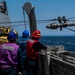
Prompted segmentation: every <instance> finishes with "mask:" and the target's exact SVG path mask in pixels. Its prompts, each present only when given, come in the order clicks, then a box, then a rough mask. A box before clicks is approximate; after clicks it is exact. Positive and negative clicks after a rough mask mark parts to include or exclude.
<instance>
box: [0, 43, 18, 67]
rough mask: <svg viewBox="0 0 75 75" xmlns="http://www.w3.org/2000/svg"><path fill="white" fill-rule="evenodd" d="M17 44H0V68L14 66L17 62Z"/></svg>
mask: <svg viewBox="0 0 75 75" xmlns="http://www.w3.org/2000/svg"><path fill="white" fill-rule="evenodd" d="M18 48H19V46H18V45H16V44H15V43H8V44H2V45H1V46H0V68H10V67H16V66H17V64H18V59H17V52H18Z"/></svg>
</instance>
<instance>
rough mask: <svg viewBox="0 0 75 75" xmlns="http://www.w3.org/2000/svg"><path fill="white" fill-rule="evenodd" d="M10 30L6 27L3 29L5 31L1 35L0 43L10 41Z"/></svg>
mask: <svg viewBox="0 0 75 75" xmlns="http://www.w3.org/2000/svg"><path fill="white" fill-rule="evenodd" d="M9 32H10V28H9V27H8V28H4V29H3V33H2V35H1V36H0V44H3V43H8V40H7V34H8V33H9Z"/></svg>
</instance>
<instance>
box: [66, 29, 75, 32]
mask: <svg viewBox="0 0 75 75" xmlns="http://www.w3.org/2000/svg"><path fill="white" fill-rule="evenodd" d="M65 29H68V30H70V31H73V32H75V30H73V29H70V28H65Z"/></svg>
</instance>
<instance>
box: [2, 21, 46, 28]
mask: <svg viewBox="0 0 75 75" xmlns="http://www.w3.org/2000/svg"><path fill="white" fill-rule="evenodd" d="M41 23H47V22H40V23H37V24H41ZM22 25H25V24H17V25H9V26H6V25H3V26H6V27H14V26H22ZM26 25H29V24H26Z"/></svg>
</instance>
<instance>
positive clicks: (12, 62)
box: [0, 31, 24, 75]
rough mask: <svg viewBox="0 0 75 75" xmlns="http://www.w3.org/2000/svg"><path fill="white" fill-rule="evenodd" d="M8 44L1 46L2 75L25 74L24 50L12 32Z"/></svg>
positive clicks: (0, 73) (0, 74)
mask: <svg viewBox="0 0 75 75" xmlns="http://www.w3.org/2000/svg"><path fill="white" fill-rule="evenodd" d="M7 39H8V41H9V42H8V43H5V44H2V45H0V75H18V72H21V73H24V65H23V59H22V50H21V49H20V48H19V45H17V44H16V43H15V42H16V39H17V38H16V34H15V33H14V32H13V31H10V32H9V33H8V35H7Z"/></svg>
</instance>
